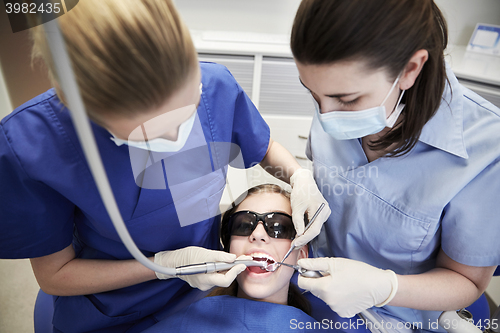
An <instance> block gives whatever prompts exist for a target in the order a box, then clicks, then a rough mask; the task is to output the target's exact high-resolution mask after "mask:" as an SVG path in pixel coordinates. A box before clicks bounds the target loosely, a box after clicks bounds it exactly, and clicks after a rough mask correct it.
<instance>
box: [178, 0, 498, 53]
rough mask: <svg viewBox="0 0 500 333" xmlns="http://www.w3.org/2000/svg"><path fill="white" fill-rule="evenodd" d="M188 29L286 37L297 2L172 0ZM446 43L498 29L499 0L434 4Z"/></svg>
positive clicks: (448, 0)
mask: <svg viewBox="0 0 500 333" xmlns="http://www.w3.org/2000/svg"><path fill="white" fill-rule="evenodd" d="M174 1H175V3H176V5H177V8H178V9H179V11H180V12H181V14H182V16H183V17H184V20H185V21H186V23H187V25H188V26H189V28H190V29H194V30H223V31H246V32H248V31H250V32H261V33H271V34H288V33H290V31H291V27H292V23H293V18H294V17H295V12H296V10H297V8H298V6H299V4H300V0H174ZM435 1H436V3H437V5H438V6H439V7H440V8H441V10H442V11H443V13H444V15H445V17H446V19H447V20H448V25H449V30H450V43H451V44H460V45H466V44H467V43H468V41H469V39H470V36H471V35H472V32H473V30H474V27H475V26H476V23H479V22H480V23H489V24H497V25H500V0H435Z"/></svg>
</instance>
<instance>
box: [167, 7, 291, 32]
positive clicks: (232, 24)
mask: <svg viewBox="0 0 500 333" xmlns="http://www.w3.org/2000/svg"><path fill="white" fill-rule="evenodd" d="M174 2H175V4H176V6H177V8H178V9H179V11H180V12H181V15H182V17H183V18H184V20H185V22H186V23H187V25H188V27H189V28H190V29H193V30H223V31H245V32H261V33H271V34H289V33H290V31H291V30H292V23H293V18H294V17H295V12H296V11H297V8H298V6H299V4H300V0H174Z"/></svg>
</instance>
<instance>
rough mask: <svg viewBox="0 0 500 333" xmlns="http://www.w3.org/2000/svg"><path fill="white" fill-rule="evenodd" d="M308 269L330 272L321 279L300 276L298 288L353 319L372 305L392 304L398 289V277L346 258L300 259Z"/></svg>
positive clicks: (301, 265)
mask: <svg viewBox="0 0 500 333" xmlns="http://www.w3.org/2000/svg"><path fill="white" fill-rule="evenodd" d="M298 265H299V266H300V267H303V268H305V269H311V270H320V271H324V272H328V273H330V275H327V276H324V277H322V278H306V277H302V276H300V275H299V279H298V285H299V287H300V288H302V289H306V290H309V291H310V292H311V293H313V295H315V296H316V297H319V298H321V299H322V300H323V301H324V302H325V303H326V304H328V305H329V306H330V308H331V309H332V310H333V311H335V312H337V313H338V315H339V316H341V317H344V318H351V317H353V316H355V315H356V314H358V313H360V312H361V311H363V310H366V309H368V308H371V307H372V306H377V307H380V306H384V305H386V304H387V303H389V302H390V301H391V300H392V299H393V297H394V295H396V292H397V290H398V278H397V276H396V273H394V272H393V271H391V270H382V269H379V268H376V267H373V266H371V265H368V264H365V263H364V262H361V261H357V260H352V259H344V258H314V259H313V258H311V259H300V260H299V261H298Z"/></svg>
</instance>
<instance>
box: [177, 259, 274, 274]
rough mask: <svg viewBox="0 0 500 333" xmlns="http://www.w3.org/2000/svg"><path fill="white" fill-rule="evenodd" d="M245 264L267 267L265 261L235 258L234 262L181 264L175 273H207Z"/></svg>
mask: <svg viewBox="0 0 500 333" xmlns="http://www.w3.org/2000/svg"><path fill="white" fill-rule="evenodd" d="M241 264H243V265H245V266H247V267H252V266H254V267H259V266H260V268H262V269H265V268H266V266H267V264H266V262H265V261H254V260H235V261H234V262H231V263H228V262H221V261H218V262H205V263H202V264H192V265H186V266H179V267H176V268H175V275H176V276H179V275H193V274H205V273H213V272H218V271H227V270H229V269H231V268H233V267H234V266H236V265H241Z"/></svg>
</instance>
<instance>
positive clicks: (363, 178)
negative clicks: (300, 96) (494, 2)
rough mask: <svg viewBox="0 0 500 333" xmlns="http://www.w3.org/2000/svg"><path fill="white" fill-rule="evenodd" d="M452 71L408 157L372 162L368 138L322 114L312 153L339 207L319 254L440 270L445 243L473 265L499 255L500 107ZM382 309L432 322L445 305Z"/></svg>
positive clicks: (320, 180) (319, 242)
mask: <svg viewBox="0 0 500 333" xmlns="http://www.w3.org/2000/svg"><path fill="white" fill-rule="evenodd" d="M447 74H448V79H449V82H450V84H449V85H448V84H447V86H446V89H445V92H444V94H443V102H442V103H441V106H440V108H439V109H438V111H437V113H436V114H435V116H434V117H433V118H432V119H431V120H429V121H428V122H427V124H426V125H425V126H424V128H423V130H422V133H421V136H420V139H419V141H418V143H417V144H416V146H415V147H414V148H413V149H412V150H411V152H410V153H409V154H407V155H405V156H403V157H397V158H379V159H377V160H375V161H373V162H371V163H369V162H368V160H367V158H366V155H365V153H364V151H363V149H362V147H361V143H360V140H356V139H355V140H347V141H338V140H335V139H333V138H332V137H331V136H330V135H328V134H327V133H326V132H325V131H324V130H323V128H322V127H321V124H320V123H319V121H318V119H317V117H316V116H315V117H314V120H313V124H312V127H311V135H310V138H309V140H310V141H309V145H308V149H307V155H308V157H309V158H310V159H311V160H312V161H313V162H314V163H313V165H314V176H315V179H316V182H317V184H318V187H319V188H320V190H321V191H322V193H323V195H324V196H325V198H326V200H328V202H329V204H330V207H331V210H332V214H331V216H330V218H329V219H328V221H327V222H326V223H325V225H324V227H323V230H322V233H321V234H320V236H319V237H318V238H317V239H316V240H314V241H313V243H312V248H313V252H314V255H315V256H317V257H324V256H326V257H345V258H351V259H355V260H360V261H363V262H366V263H368V264H371V265H373V266H376V267H379V268H382V269H391V270H393V271H395V272H396V273H397V274H418V273H423V272H426V271H428V270H430V269H432V268H433V267H435V262H436V256H437V253H438V251H439V249H440V248H442V249H443V250H444V252H445V253H446V254H447V255H448V256H449V257H451V258H452V259H453V260H455V261H457V262H459V263H462V264H465V265H470V266H493V265H498V264H500V221H499V216H500V163H499V160H500V110H499V109H498V108H497V107H495V106H494V105H493V104H491V103H489V102H488V101H486V100H484V99H483V98H481V97H480V96H479V95H477V94H475V93H474V92H472V91H471V90H469V89H466V88H465V87H463V86H461V85H460V84H459V82H458V80H457V79H456V77H455V75H454V74H453V73H452V72H451V70H449V69H448V71H447ZM450 86H451V90H450ZM376 311H377V312H379V313H381V314H386V315H390V316H394V317H396V318H399V319H401V320H403V321H407V322H422V323H423V328H424V329H425V328H427V327H426V324H428V323H429V320H430V321H432V322H435V321H436V319H437V318H438V316H439V314H440V313H439V312H431V311H417V310H413V309H408V308H400V307H391V306H386V307H384V308H381V309H376Z"/></svg>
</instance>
